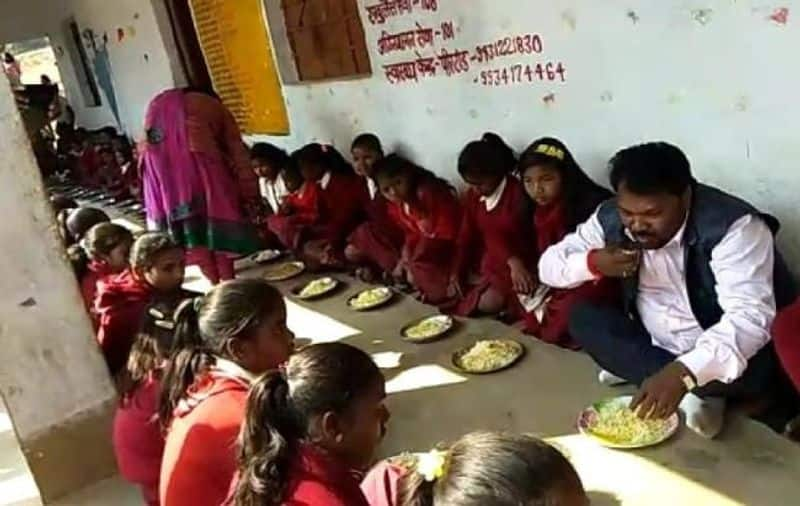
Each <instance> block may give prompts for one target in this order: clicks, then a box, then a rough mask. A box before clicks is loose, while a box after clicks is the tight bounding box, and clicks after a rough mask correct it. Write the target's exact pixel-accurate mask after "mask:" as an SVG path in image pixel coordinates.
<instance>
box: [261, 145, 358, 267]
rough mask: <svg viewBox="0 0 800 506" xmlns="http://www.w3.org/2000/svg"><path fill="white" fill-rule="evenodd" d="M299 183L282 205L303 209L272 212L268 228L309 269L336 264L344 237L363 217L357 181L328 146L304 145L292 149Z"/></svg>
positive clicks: (341, 255) (341, 258)
mask: <svg viewBox="0 0 800 506" xmlns="http://www.w3.org/2000/svg"><path fill="white" fill-rule="evenodd" d="M292 163H293V164H295V165H296V167H297V169H298V170H299V171H300V174H301V175H302V176H303V181H304V183H303V187H302V189H301V190H300V192H299V193H298V194H297V196H296V197H295V199H296V201H294V199H292V198H290V199H287V202H286V204H287V208H288V209H289V210H291V209H293V207H299V208H300V209H301V210H302V211H303V212H301V213H297V212H292V213H291V214H288V215H286V213H285V212H284V213H282V214H281V215H279V216H273V217H271V219H270V220H269V223H270V229H271V230H272V231H273V232H274V233H275V234H276V235H277V236H278V237H279V238H280V239H281V241H282V242H283V243H284V245H285V246H286V247H287V248H290V249H292V250H294V251H295V252H296V253H297V254H298V256H300V257H302V258H303V259H304V260H305V261H306V262H307V263H308V264H309V266H310V267H312V268H314V267H320V266H328V267H341V266H342V265H343V264H344V247H345V243H346V240H347V237H348V236H349V235H350V233H351V232H352V231H353V230H354V229H355V227H356V226H358V224H359V223H360V221H361V220H362V215H361V209H360V207H359V199H357V198H356V197H355V196H356V195H357V194H358V193H359V191H360V183H359V181H358V178H357V177H356V175H355V173H354V172H353V168H352V167H351V166H350V164H348V163H347V162H346V161H345V160H344V158H343V157H342V155H341V154H340V153H339V152H338V151H336V150H335V149H334V148H333V147H332V146H327V145H321V144H309V145H307V146H305V147H303V148H301V149H299V150H297V151H295V152H294V153H292Z"/></svg>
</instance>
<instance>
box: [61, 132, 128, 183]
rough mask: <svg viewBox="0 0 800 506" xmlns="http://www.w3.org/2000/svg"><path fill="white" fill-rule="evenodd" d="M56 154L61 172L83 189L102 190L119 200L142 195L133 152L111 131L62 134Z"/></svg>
mask: <svg viewBox="0 0 800 506" xmlns="http://www.w3.org/2000/svg"><path fill="white" fill-rule="evenodd" d="M57 154H58V158H59V168H60V171H61V172H63V173H64V174H65V175H66V177H68V178H69V179H72V180H73V181H74V182H76V183H78V184H80V185H81V186H83V187H86V188H92V189H102V190H105V191H107V192H108V193H110V194H111V195H112V196H115V197H119V198H129V197H133V198H138V197H139V196H140V195H141V181H140V177H139V173H138V168H137V163H136V150H135V148H134V146H133V145H132V143H131V142H130V141H129V140H128V138H127V137H125V136H124V135H118V134H117V132H116V130H115V129H114V128H113V127H106V128H103V129H100V130H97V131H94V132H89V131H87V130H86V129H83V128H78V129H75V130H69V131H62V133H61V137H60V138H59V141H58V147H57Z"/></svg>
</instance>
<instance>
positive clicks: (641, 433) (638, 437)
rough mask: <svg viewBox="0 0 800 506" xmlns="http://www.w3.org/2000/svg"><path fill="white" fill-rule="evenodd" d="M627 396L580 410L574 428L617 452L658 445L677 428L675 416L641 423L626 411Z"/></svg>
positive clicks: (628, 401)
mask: <svg viewBox="0 0 800 506" xmlns="http://www.w3.org/2000/svg"><path fill="white" fill-rule="evenodd" d="M630 402H631V397H630V396H622V397H616V398H613V399H608V400H605V401H601V402H597V403H595V404H593V405H592V406H591V407H589V408H587V409H586V410H584V412H583V413H581V416H580V418H579V419H578V428H579V429H580V431H581V432H583V433H584V434H588V435H590V436H593V437H595V438H596V439H597V440H598V441H600V443H601V444H604V445H606V446H611V447H617V448H625V447H628V448H640V447H644V446H652V445H655V444H658V443H660V442H662V441H664V440H665V439H667V438H668V437H670V436H671V435H672V434H673V433H674V432H675V431H676V430H677V428H678V415H677V413H675V414H673V415H672V416H670V417H669V418H666V419H661V420H658V419H648V420H643V419H641V418H639V417H638V416H636V413H635V412H634V411H632V410H631V409H630V407H629V404H630Z"/></svg>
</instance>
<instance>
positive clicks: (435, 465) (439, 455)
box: [417, 449, 447, 481]
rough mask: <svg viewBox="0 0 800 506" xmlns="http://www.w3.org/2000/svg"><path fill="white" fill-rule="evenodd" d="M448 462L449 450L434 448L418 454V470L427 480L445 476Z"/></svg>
mask: <svg viewBox="0 0 800 506" xmlns="http://www.w3.org/2000/svg"><path fill="white" fill-rule="evenodd" d="M446 463H447V452H443V451H441V450H435V449H434V450H431V451H429V452H428V453H423V454H421V455H419V456H417V472H418V473H419V474H420V475H421V476H422V477H423V478H425V481H436V480H438V479H439V478H441V477H442V476H444V473H445V464H446Z"/></svg>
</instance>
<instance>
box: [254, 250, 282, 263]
mask: <svg viewBox="0 0 800 506" xmlns="http://www.w3.org/2000/svg"><path fill="white" fill-rule="evenodd" d="M282 254H283V253H281V252H280V250H276V249H268V250H264V251H259V252H258V253H253V261H254V262H256V263H262V262H271V261H273V260H275V259H276V258H278V257H280V256H281V255H282Z"/></svg>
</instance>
